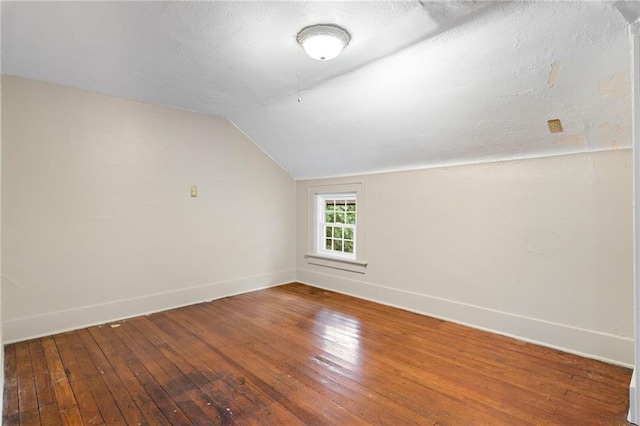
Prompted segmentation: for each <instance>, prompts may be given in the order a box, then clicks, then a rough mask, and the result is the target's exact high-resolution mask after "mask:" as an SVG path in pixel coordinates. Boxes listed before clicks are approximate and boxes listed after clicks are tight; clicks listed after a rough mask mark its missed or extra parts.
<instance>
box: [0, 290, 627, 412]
mask: <svg viewBox="0 0 640 426" xmlns="http://www.w3.org/2000/svg"><path fill="white" fill-rule="evenodd" d="M630 375H631V372H630V370H628V369H626V368H622V367H618V366H613V365H609V364H604V363H601V362H598V361H594V360H590V359H586V358H581V357H578V356H574V355H570V354H566V353H563V352H561V351H558V350H554V349H549V348H544V347H540V346H536V345H532V344H530V343H526V342H521V341H518V340H515V339H511V338H508V337H505V336H497V335H493V334H490V333H486V332H483V331H479V330H475V329H472V328H469V327H464V326H461V325H458V324H453V323H449V322H446V321H442V320H439V319H435V318H430V317H427V316H422V315H417V314H414V313H411V312H407V311H402V310H398V309H394V308H391V307H388V306H384V305H379V304H375V303H371V302H368V301H364V300H360V299H356V298H352V297H349V296H345V295H341V294H338V293H334V292H330V291H326V290H322V289H318V288H313V287H310V286H307V285H303V284H297V283H294V284H289V285H284V286H280V287H276V288H271V289H267V290H262V291H256V292H252V293H247V294H243V295H238V296H233V297H228V298H224V299H220V300H216V301H213V302H210V303H202V304H197V305H193V306H189V307H185V308H180V309H175V310H171V311H167V312H161V313H157V314H153V315H149V316H143V317H138V318H133V319H130V320H128V321H125V322H119V323H115V324H110V325H103V326H97V327H91V328H89V329H85V330H79V331H77V332H70V333H65V334H62V335H57V336H54V337H53V338H52V337H47V338H43V339H37V340H34V341H30V342H23V343H19V344H14V345H8V346H7V348H6V351H5V377H6V379H5V399H4V410H5V411H4V417H3V422H4V424H9V425H11V424H16V425H18V424H47V425H48V424H83V420H82V418H84V424H89V421H92V422H93V424H95V423H96V422H97V423H100V422H103V421H104V423H105V424H145V425H146V424H148V425H156V424H181V425H182V424H214V425H232V424H242V425H282V424H287V425H296V424H350V425H351V424H394V425H396V424H403V425H411V424H420V425H422V424H452V425H458V424H471V425H476V424H477V425H518V424H522V425H525V424H536V425H537V424H549V425H590V424H602V425H624V424H626V421H625V416H626V410H627V407H628V385H629V380H630ZM21 385H22V386H21ZM22 390H24V391H22ZM34 407H35V408H34ZM23 408H25V409H23ZM95 413H97V417H96V416H95ZM81 416H82V417H81ZM91 416H93V417H91ZM21 419H22V420H23V421H24V422H22V423H21Z"/></svg>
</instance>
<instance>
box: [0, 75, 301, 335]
mask: <svg viewBox="0 0 640 426" xmlns="http://www.w3.org/2000/svg"><path fill="white" fill-rule="evenodd" d="M2 121H3V127H2V150H3V158H2V222H3V223H2V273H3V276H2V292H3V295H2V301H3V306H2V316H3V326H4V338H5V342H8V341H15V340H23V339H26V338H29V337H34V336H38V335H43V334H52V333H54V332H57V331H60V330H65V329H71V328H78V327H84V326H87V325H90V324H96V323H103V322H107V321H111V320H114V319H118V318H124V317H128V316H133V315H141V314H144V313H145V312H150V311H157V310H162V309H168V308H171V307H175V306H180V305H185V304H190V303H196V302H199V301H204V300H211V299H214V298H218V297H222V296H226V295H229V294H234V293H240V292H243V291H249V290H254V289H256V288H262V287H265V286H271V285H276V284H281V283H286V282H290V281H293V280H294V279H295V258H294V256H295V253H294V246H295V237H294V232H295V225H294V224H295V214H294V213H293V212H292V209H291V207H292V206H293V205H294V204H295V183H294V181H293V179H292V178H291V176H289V175H288V174H287V173H286V172H285V171H283V170H282V169H281V168H280V167H279V166H278V165H277V164H276V163H275V162H273V160H271V159H270V158H269V157H268V156H267V155H266V154H265V153H264V152H262V151H261V150H260V149H259V148H258V147H257V146H256V145H255V144H253V143H252V142H251V141H250V140H249V139H247V138H246V137H245V136H244V135H243V134H242V133H241V132H240V131H239V130H238V129H237V128H236V127H235V126H233V124H231V123H230V122H229V121H227V120H224V119H222V118H216V117H210V116H206V115H202V114H196V113H192V112H188V111H182V110H176V109H171V108H165V107H159V106H153V105H147V104H141V103H138V102H133V101H128V100H125V99H120V98H113V97H110V96H106V95H100V94H96V93H91V92H85V91H82V90H79V89H72V88H68V87H63V86H57V85H53V84H47V83H42V82H36V81H33V80H25V79H20V78H14V77H6V76H3V77H2ZM194 184H195V185H197V187H198V194H197V197H195V198H192V197H190V187H191V185H194Z"/></svg>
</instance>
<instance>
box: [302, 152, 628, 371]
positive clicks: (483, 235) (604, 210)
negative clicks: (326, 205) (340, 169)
mask: <svg viewBox="0 0 640 426" xmlns="http://www.w3.org/2000/svg"><path fill="white" fill-rule="evenodd" d="M632 165H633V161H632V155H631V150H629V149H623V150H617V151H603V152H598V153H588V154H576V155H566V156H558V157H549V158H540V159H530V160H521V161H505V162H496V163H485V164H478V165H468V166H458V167H443V168H433V169H425V170H419V171H412V172H397V173H386V174H372V175H364V176H356V177H350V178H340V179H323V180H309V181H299V182H298V183H297V194H298V195H297V214H298V227H297V228H298V230H297V241H298V242H297V247H298V248H297V265H298V275H297V276H298V280H299V281H302V282H306V283H310V284H314V285H318V286H321V287H325V288H329V289H333V290H336V291H339V292H343V293H348V294H353V295H356V296H360V297H364V298H368V299H372V300H376V301H379V302H382V303H386V304H391V305H396V306H400V307H403V308H405V309H409V310H414V311H418V312H423V313H425V314H428V315H433V316H436V317H441V318H447V319H451V320H453V321H457V322H461V323H466V324H470V325H473V326H476V327H480V328H485V329H489V330H493V331H496V332H498V333H503V334H508V335H513V336H517V337H519V338H522V339H525V340H530V341H535V342H538V343H541V344H543V345H547V346H553V347H558V348H562V349H564V350H567V351H570V352H574V353H579V354H584V355H587V356H590V357H594V358H599V359H603V360H607V361H610V362H614V363H619V364H624V365H632V364H633V357H634V350H633V292H632V258H633V255H632ZM347 182H363V183H364V186H365V194H366V211H365V213H364V214H365V216H366V224H365V236H364V239H365V252H366V261H368V263H369V264H368V266H367V268H366V273H365V274H364V275H363V274H358V273H351V272H346V271H341V270H337V269H330V268H326V267H321V266H316V265H311V264H308V263H307V261H306V260H305V258H304V254H305V251H306V248H307V232H306V227H307V205H308V203H307V187H308V186H309V185H319V184H334V183H347Z"/></svg>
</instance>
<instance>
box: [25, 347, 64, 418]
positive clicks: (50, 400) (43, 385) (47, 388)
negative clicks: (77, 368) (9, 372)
mask: <svg viewBox="0 0 640 426" xmlns="http://www.w3.org/2000/svg"><path fill="white" fill-rule="evenodd" d="M29 352H30V354H31V365H32V368H33V378H34V380H35V384H36V394H37V397H38V410H39V411H40V420H41V422H42V424H46V425H52V426H55V425H59V424H62V419H61V418H60V414H59V413H58V407H57V404H56V398H55V394H54V392H53V386H52V384H51V375H50V374H49V368H48V367H47V363H46V362H45V358H44V348H43V347H42V342H41V341H40V340H32V341H30V342H29Z"/></svg>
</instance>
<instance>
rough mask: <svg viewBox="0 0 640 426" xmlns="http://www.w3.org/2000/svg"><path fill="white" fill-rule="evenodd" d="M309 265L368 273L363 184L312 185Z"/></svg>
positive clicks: (310, 196)
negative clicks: (365, 251)
mask: <svg viewBox="0 0 640 426" xmlns="http://www.w3.org/2000/svg"><path fill="white" fill-rule="evenodd" d="M308 197H309V204H308V206H309V207H308V208H309V236H308V238H309V250H308V253H307V255H306V256H305V257H306V258H307V262H308V263H309V264H312V265H318V266H326V267H330V268H336V269H342V270H346V271H352V272H360V273H364V272H365V267H366V266H367V263H366V262H365V261H364V239H363V230H364V226H363V223H364V214H363V213H364V190H363V184H362V183H354V184H338V185H322V186H309V193H308Z"/></svg>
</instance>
